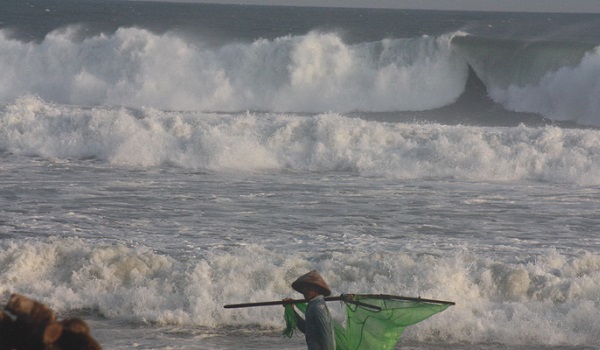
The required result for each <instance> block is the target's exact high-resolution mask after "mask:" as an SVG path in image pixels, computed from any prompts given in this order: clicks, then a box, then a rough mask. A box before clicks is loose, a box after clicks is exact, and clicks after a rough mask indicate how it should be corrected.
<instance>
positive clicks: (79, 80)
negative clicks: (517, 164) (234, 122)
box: [0, 27, 467, 112]
mask: <svg viewBox="0 0 600 350" xmlns="http://www.w3.org/2000/svg"><path fill="white" fill-rule="evenodd" d="M78 30H80V29H79V28H78V27H69V28H67V29H64V30H60V31H55V32H53V33H50V34H48V35H47V36H46V37H45V39H44V40H43V41H42V42H41V43H33V42H32V43H23V42H19V41H16V40H10V39H7V37H6V36H5V35H3V33H2V31H0V68H1V69H2V71H3V72H4V73H3V74H4V75H3V79H2V82H1V83H0V100H7V99H8V100H10V99H13V98H16V97H18V96H21V95H23V94H28V93H29V94H35V95H38V96H40V97H42V98H43V99H46V100H50V101H55V102H59V103H69V104H78V105H125V106H133V107H140V106H151V107H156V108H161V109H177V110H181V109H188V110H199V109H200V110H219V111H236V110H247V109H251V110H269V111H296V112H320V111H327V110H336V111H351V110H369V111H388V110H423V109H430V108H435V107H440V106H443V105H446V104H448V103H450V102H452V101H454V100H455V99H456V98H457V97H458V96H459V95H460V93H461V92H462V90H463V88H464V84H465V81H466V78H467V67H466V64H465V63H464V61H462V60H460V59H458V58H457V57H456V56H455V55H453V54H452V50H451V48H450V40H449V37H440V38H433V37H422V38H416V39H386V40H383V41H381V42H376V43H365V44H357V45H348V44H346V43H344V42H343V41H342V40H341V38H340V37H339V36H338V35H336V34H328V33H318V32H311V33H308V34H306V35H304V36H288V37H281V38H278V39H275V40H256V41H255V42H253V43H251V44H235V43H232V44H228V45H225V46H223V47H220V48H213V47H205V46H203V45H202V44H192V43H190V42H186V41H184V40H183V39H181V38H179V37H177V36H175V35H172V34H163V35H156V34H152V33H150V32H149V31H146V30H142V29H135V28H122V29H119V30H118V31H117V32H115V33H114V34H110V35H99V36H96V37H91V38H86V39H83V40H77V39H76V37H77V35H76V34H77V31H78Z"/></svg>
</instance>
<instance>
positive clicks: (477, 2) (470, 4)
mask: <svg viewBox="0 0 600 350" xmlns="http://www.w3.org/2000/svg"><path fill="white" fill-rule="evenodd" d="M163 1H165V0H163ZM167 1H169V0H167ZM170 1H175V0H170ZM177 1H179V2H211V3H221V4H244V5H250V4H253V5H296V6H334V7H337V6H340V7H369V8H371V7H372V8H404V9H435V10H470V11H534V12H594V13H600V0H237V1H236V0H177Z"/></svg>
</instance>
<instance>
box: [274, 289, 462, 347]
mask: <svg viewBox="0 0 600 350" xmlns="http://www.w3.org/2000/svg"><path fill="white" fill-rule="evenodd" d="M352 300H353V301H354V302H346V327H345V328H344V327H342V326H341V325H340V324H337V323H336V324H335V325H334V327H335V338H336V348H337V350H372V349H381V350H393V349H395V348H396V344H398V342H399V341H400V337H401V336H402V332H404V328H406V327H408V326H410V325H413V324H415V323H418V322H421V321H423V320H425V319H426V318H428V317H431V316H433V315H435V314H436V313H438V312H441V311H444V310H446V309H447V308H448V307H449V306H450V305H452V304H451V303H435V302H427V301H421V300H417V299H403V298H401V297H400V298H394V297H393V296H385V298H384V297H382V296H377V297H370V296H360V295H354V296H353V299H352ZM356 302H358V303H356ZM296 306H297V307H298V309H299V310H300V311H301V312H303V313H304V312H305V311H306V304H297V305H296ZM285 319H286V329H285V331H284V334H286V335H287V336H291V335H292V334H293V332H294V329H295V328H296V318H295V316H294V311H293V309H292V308H291V307H290V306H289V305H288V306H286V311H285Z"/></svg>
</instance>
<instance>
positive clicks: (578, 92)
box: [490, 48, 600, 126]
mask: <svg viewBox="0 0 600 350" xmlns="http://www.w3.org/2000/svg"><path fill="white" fill-rule="evenodd" d="M599 77H600V48H597V49H596V50H595V51H593V52H589V53H587V54H586V55H585V56H584V57H583V59H582V61H581V64H579V65H578V66H576V67H563V68H560V69H558V70H556V71H552V72H549V73H547V74H545V75H544V76H543V77H542V78H541V79H540V81H539V82H537V83H534V84H527V85H525V86H518V85H510V86H509V87H508V88H492V89H490V95H491V97H492V98H493V99H494V100H496V101H497V102H499V103H502V104H503V105H505V106H506V107H507V108H509V109H511V110H514V111H518V112H531V113H539V114H541V115H543V116H545V117H547V118H549V119H552V120H560V121H572V122H576V123H578V124H582V125H594V126H598V125H600V117H599V116H600V113H599V112H598V111H600V101H599V100H598V96H600V84H599V83H598V78H599Z"/></svg>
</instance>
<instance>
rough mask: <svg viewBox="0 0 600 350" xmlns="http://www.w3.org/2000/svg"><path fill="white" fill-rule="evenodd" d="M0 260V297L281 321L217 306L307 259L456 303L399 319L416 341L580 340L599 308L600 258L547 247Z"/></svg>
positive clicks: (268, 295) (119, 312)
mask: <svg viewBox="0 0 600 350" xmlns="http://www.w3.org/2000/svg"><path fill="white" fill-rule="evenodd" d="M0 265H1V266H3V269H2V271H1V273H0V281H1V283H0V286H1V288H2V289H1V291H2V292H3V293H4V295H6V293H9V292H20V293H26V294H27V295H30V296H31V297H34V298H38V299H40V300H44V301H45V302H47V303H48V304H49V305H51V306H52V307H53V308H55V309H57V310H58V311H59V312H66V311H73V310H81V309H87V310H93V311H94V312H97V313H99V314H101V315H103V316H105V317H107V318H109V319H113V318H117V319H126V320H129V321H131V322H149V323H159V324H175V325H197V326H206V327H223V326H236V325H238V326H239V325H251V324H257V323H259V324H262V325H263V326H270V327H274V328H280V327H282V325H283V321H282V315H281V314H282V312H281V310H280V308H252V309H247V308H246V309H235V310H224V309H223V308H222V306H223V305H224V304H229V303H237V302H247V301H259V300H263V301H264V300H271V299H274V300H278V299H281V298H283V297H285V296H289V295H291V294H293V292H292V291H291V289H290V287H289V283H290V282H291V281H292V280H293V279H294V278H295V277H296V276H298V275H299V274H301V273H303V272H305V271H306V270H308V269H312V268H318V269H319V270H321V271H322V272H323V274H324V276H325V277H326V279H327V280H328V281H329V284H330V285H331V286H332V288H333V290H334V293H335V294H337V293H343V292H364V293H394V294H403V295H407V296H419V295H420V296H421V297H427V298H438V299H449V300H452V301H455V302H457V304H456V305H455V306H453V307H451V308H450V309H448V310H447V311H445V312H443V313H442V314H440V315H436V316H434V317H432V318H431V319H429V320H428V321H427V322H423V323H421V324H419V325H416V326H413V327H410V328H409V330H408V332H410V333H409V334H410V337H411V338H412V339H418V340H420V341H440V340H443V341H445V342H448V343H453V342H474V343H488V342H491V343H502V344H507V345H527V344H538V345H539V344H545V345H578V344H589V343H590V341H593V339H595V337H596V336H597V329H596V327H594V324H595V319H596V317H597V313H598V311H599V309H600V305H598V302H597V300H598V292H597V291H598V290H599V288H600V273H599V272H598V271H600V256H598V255H595V254H592V253H586V254H584V255H582V256H579V257H567V256H564V255H561V254H559V253H558V252H556V251H554V250H549V251H547V252H546V254H544V255H540V256H538V257H537V259H536V260H533V261H531V260H529V261H523V262H506V261H500V260H494V259H492V258H482V257H477V256H473V255H470V254H469V253H468V250H465V251H463V252H460V251H458V252H456V253H455V254H453V255H440V256H435V255H411V254H408V253H394V252H367V251H361V252H358V251H347V252H338V253H332V254H328V255H325V256H323V257H322V258H320V259H315V257H314V256H311V255H310V254H308V253H295V252H283V251H273V250H271V249H268V248H267V247H263V246H258V245H247V246H239V247H237V248H229V249H227V250H216V251H215V250H212V251H210V252H205V254H204V255H203V256H202V257H197V258H195V259H189V258H186V259H185V260H181V261H180V260H177V259H176V258H174V257H170V256H166V255H163V254H160V253H157V252H153V251H151V250H148V249H146V248H143V247H138V248H132V247H126V246H122V245H112V244H111V245H106V244H101V243H96V244H91V243H89V242H86V241H83V240H80V239H74V238H72V239H58V238H52V239H50V240H47V241H36V242H33V241H24V240H21V241H19V242H9V241H3V242H2V250H1V252H0ZM241 276H243V278H240V277H241ZM332 305H333V304H332ZM332 307H333V310H334V315H335V317H336V318H337V319H341V318H343V310H341V309H339V308H338V307H337V306H332ZM532 325H533V327H532Z"/></svg>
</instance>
